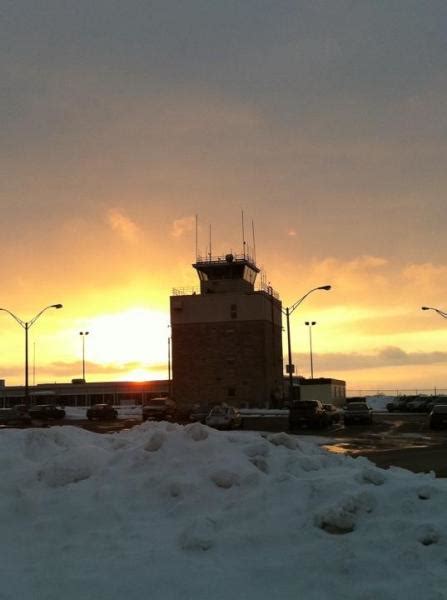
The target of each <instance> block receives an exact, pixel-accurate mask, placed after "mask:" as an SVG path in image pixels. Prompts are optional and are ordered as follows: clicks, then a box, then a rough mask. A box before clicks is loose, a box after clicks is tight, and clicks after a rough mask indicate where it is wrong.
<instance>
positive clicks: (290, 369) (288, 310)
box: [281, 285, 332, 403]
mask: <svg viewBox="0 0 447 600" xmlns="http://www.w3.org/2000/svg"><path fill="white" fill-rule="evenodd" d="M331 287H332V286H330V285H320V286H319V287H316V288H313V289H311V290H309V291H308V292H307V293H306V294H304V296H302V297H301V298H300V299H299V300H297V301H296V302H295V303H294V304H292V306H289V307H287V308H285V309H284V308H281V311H282V313H283V314H284V315H286V320H287V349H288V355H289V364H288V365H287V372H288V373H289V401H290V403H292V401H293V371H294V370H295V367H294V365H293V364H292V343H291V341H290V315H291V314H292V313H293V311H294V310H295V309H296V308H298V306H299V305H300V304H301V302H302V301H303V300H304V299H305V298H307V296H309V294H312V292H316V291H317V290H326V291H328V290H330V289H331Z"/></svg>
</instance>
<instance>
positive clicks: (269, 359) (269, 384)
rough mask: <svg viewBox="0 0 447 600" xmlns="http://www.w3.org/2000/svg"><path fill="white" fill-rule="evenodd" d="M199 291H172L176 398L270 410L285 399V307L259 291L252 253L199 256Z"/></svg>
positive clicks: (185, 403)
mask: <svg viewBox="0 0 447 600" xmlns="http://www.w3.org/2000/svg"><path fill="white" fill-rule="evenodd" d="M192 266H193V267H194V269H196V271H197V274H198V276H199V279H200V292H199V291H190V292H189V293H187V292H186V291H185V290H173V295H172V296H171V298H170V301H171V328H172V370H173V396H174V399H175V400H176V402H177V405H178V407H179V409H180V410H184V411H185V412H187V411H188V410H189V409H190V408H191V407H192V406H193V405H194V404H196V403H200V404H202V405H204V404H205V405H208V406H212V405H214V404H219V403H221V402H226V403H228V404H231V405H233V406H238V407H244V408H250V407H269V406H274V405H275V404H277V403H278V402H279V401H280V400H281V398H282V371H283V365H282V325H281V302H280V300H279V298H278V297H277V295H276V294H275V292H274V291H273V290H272V288H271V287H268V286H261V287H264V288H265V289H261V290H255V280H256V276H257V274H258V273H259V269H258V267H257V266H256V264H255V262H254V260H253V259H251V258H250V257H248V256H245V255H244V256H237V255H236V256H234V255H233V254H227V255H226V256H222V257H211V256H209V257H207V258H206V259H201V258H197V260H196V262H195V264H193V265H192Z"/></svg>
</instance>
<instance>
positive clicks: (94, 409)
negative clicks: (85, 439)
mask: <svg viewBox="0 0 447 600" xmlns="http://www.w3.org/2000/svg"><path fill="white" fill-rule="evenodd" d="M116 418H118V411H117V410H115V409H114V408H113V406H111V405H110V404H94V405H93V406H91V407H90V408H88V409H87V419H88V420H89V421H93V419H98V421H113V420H114V419H116Z"/></svg>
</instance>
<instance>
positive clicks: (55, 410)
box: [28, 404, 65, 419]
mask: <svg viewBox="0 0 447 600" xmlns="http://www.w3.org/2000/svg"><path fill="white" fill-rule="evenodd" d="M28 414H29V416H30V417H31V419H63V418H64V417H65V410H64V409H63V408H61V407H60V406H55V405H54V404H35V405H34V406H30V408H29V410H28Z"/></svg>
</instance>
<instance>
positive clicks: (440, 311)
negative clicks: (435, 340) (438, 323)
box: [421, 306, 447, 319]
mask: <svg viewBox="0 0 447 600" xmlns="http://www.w3.org/2000/svg"><path fill="white" fill-rule="evenodd" d="M421 309H422V310H434V311H435V312H437V313H438V315H441V317H443V318H444V319H447V312H445V311H444V310H440V309H439V308H433V307H432V306H421Z"/></svg>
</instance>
